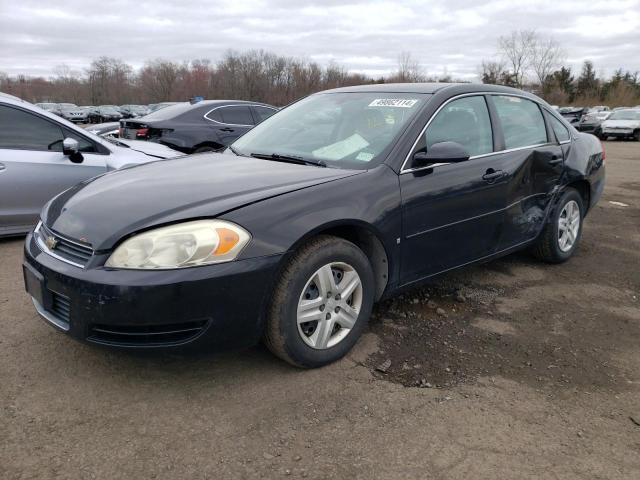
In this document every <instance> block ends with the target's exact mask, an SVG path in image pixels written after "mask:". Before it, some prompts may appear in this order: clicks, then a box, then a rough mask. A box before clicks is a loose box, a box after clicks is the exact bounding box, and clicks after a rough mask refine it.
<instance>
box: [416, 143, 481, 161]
mask: <svg viewBox="0 0 640 480" xmlns="http://www.w3.org/2000/svg"><path fill="white" fill-rule="evenodd" d="M469 157H470V155H469V152H467V150H466V149H465V148H464V147H463V146H462V145H460V144H459V143H457V142H438V143H434V144H433V145H431V147H429V150H427V151H426V152H424V151H420V152H416V153H415V154H414V155H413V165H414V167H424V166H427V165H429V164H432V163H459V162H466V161H467V160H469Z"/></svg>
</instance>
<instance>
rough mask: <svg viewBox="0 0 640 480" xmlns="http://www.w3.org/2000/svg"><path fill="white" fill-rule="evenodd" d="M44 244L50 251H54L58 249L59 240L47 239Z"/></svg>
mask: <svg viewBox="0 0 640 480" xmlns="http://www.w3.org/2000/svg"><path fill="white" fill-rule="evenodd" d="M44 243H45V244H46V245H47V248H48V249H49V250H53V249H54V248H56V245H58V240H56V239H55V238H54V237H47V238H46V240H45V241H44Z"/></svg>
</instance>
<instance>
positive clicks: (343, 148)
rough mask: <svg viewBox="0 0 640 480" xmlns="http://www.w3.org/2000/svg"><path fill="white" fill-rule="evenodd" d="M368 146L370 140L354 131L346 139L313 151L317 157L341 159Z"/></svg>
mask: <svg viewBox="0 0 640 480" xmlns="http://www.w3.org/2000/svg"><path fill="white" fill-rule="evenodd" d="M368 146H369V142H367V141H366V140H365V139H364V138H362V137H361V136H360V135H358V134H357V133H354V134H353V135H351V136H350V137H348V138H345V139H344V140H340V141H339V142H336V143H333V144H331V145H327V146H326V147H322V148H318V149H317V150H314V151H313V152H311V153H313V155H314V156H315V157H321V158H326V159H327V160H341V159H343V158H344V157H348V156H349V155H351V154H353V153H356V152H357V151H358V150H362V149H363V148H365V147H368Z"/></svg>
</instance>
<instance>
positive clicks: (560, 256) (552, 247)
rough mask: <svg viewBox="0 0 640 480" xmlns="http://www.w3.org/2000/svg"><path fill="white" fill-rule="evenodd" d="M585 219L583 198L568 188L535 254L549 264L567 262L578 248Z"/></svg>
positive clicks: (540, 238)
mask: <svg viewBox="0 0 640 480" xmlns="http://www.w3.org/2000/svg"><path fill="white" fill-rule="evenodd" d="M583 217H584V207H583V204H582V197H581V196H580V194H579V193H578V191H577V190H575V189H573V188H567V189H566V190H565V191H564V192H563V194H562V196H561V197H560V200H559V201H558V205H557V206H556V208H555V210H554V212H553V215H552V218H551V219H550V221H549V223H547V225H546V226H545V228H544V230H543V231H542V233H541V235H540V237H539V238H538V241H537V243H536V245H535V246H534V249H533V253H534V254H535V255H536V256H537V257H538V258H540V259H541V260H544V261H545V262H549V263H561V262H565V261H567V260H568V259H569V258H571V256H572V255H573V252H575V250H576V249H577V248H578V243H579V242H580V237H581V236H582V219H583Z"/></svg>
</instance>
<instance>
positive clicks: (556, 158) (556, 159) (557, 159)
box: [549, 155, 562, 165]
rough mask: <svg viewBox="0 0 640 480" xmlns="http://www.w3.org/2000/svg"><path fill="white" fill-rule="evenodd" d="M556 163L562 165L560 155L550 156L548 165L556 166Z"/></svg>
mask: <svg viewBox="0 0 640 480" xmlns="http://www.w3.org/2000/svg"><path fill="white" fill-rule="evenodd" d="M558 163H562V155H552V156H551V159H550V160H549V165H557V164H558Z"/></svg>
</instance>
